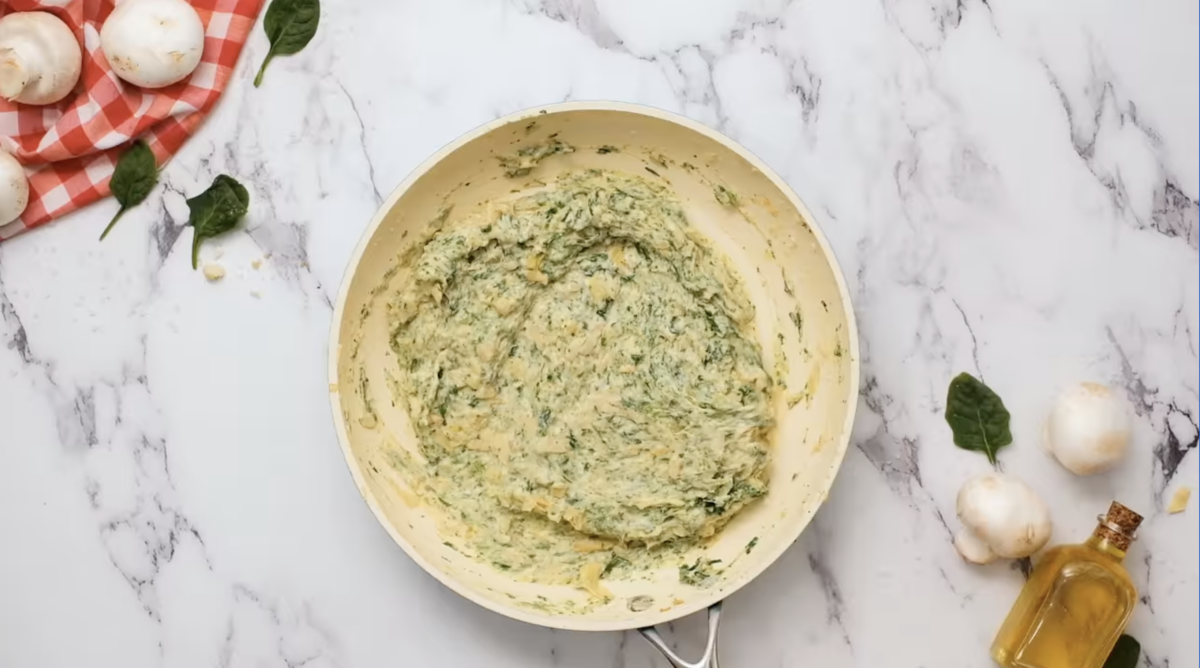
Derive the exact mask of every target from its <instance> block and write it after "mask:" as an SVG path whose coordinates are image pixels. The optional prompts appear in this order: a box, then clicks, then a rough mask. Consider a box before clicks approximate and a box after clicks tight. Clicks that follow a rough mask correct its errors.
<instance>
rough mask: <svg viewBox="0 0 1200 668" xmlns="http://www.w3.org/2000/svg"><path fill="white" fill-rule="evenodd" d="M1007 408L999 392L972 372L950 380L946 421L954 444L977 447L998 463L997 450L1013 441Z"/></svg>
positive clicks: (965, 448) (968, 448) (968, 447)
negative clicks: (994, 390) (952, 434)
mask: <svg viewBox="0 0 1200 668" xmlns="http://www.w3.org/2000/svg"><path fill="white" fill-rule="evenodd" d="M1009 417H1010V416H1009V414H1008V409H1007V408H1005V407H1004V402H1003V401H1001V400H1000V397H999V395H997V394H996V393H995V392H993V391H992V389H991V388H990V387H988V386H987V385H984V384H983V383H982V382H980V381H979V379H977V378H975V377H974V376H972V375H971V374H969V373H960V374H958V376H956V377H955V378H954V380H952V381H950V390H949V392H948V393H947V395H946V422H948V423H949V424H950V429H951V430H952V431H953V432H954V444H955V445H957V446H958V447H960V448H962V449H964V450H975V451H978V452H982V453H984V454H985V455H987V458H988V461H990V462H991V463H993V464H995V463H996V452H997V451H998V450H1000V448H1002V447H1004V446H1006V445H1008V444H1009V443H1012V440H1013V437H1012V432H1011V431H1009V427H1008V421H1009Z"/></svg>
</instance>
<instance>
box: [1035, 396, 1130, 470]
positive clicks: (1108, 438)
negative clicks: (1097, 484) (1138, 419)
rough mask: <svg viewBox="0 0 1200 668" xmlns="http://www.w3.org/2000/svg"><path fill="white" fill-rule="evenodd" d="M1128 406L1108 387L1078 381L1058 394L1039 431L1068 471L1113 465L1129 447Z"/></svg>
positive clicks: (1051, 451)
mask: <svg viewBox="0 0 1200 668" xmlns="http://www.w3.org/2000/svg"><path fill="white" fill-rule="evenodd" d="M1129 431H1130V417H1129V409H1128V406H1127V405H1126V404H1125V402H1124V401H1122V400H1121V398H1120V397H1118V396H1117V395H1116V394H1115V393H1114V392H1113V391H1112V390H1111V389H1109V388H1108V387H1106V386H1104V385H1099V384H1097V383H1079V384H1078V385H1075V386H1074V387H1071V388H1068V389H1067V390H1065V391H1063V392H1062V394H1060V395H1059V396H1058V399H1057V401H1055V404H1054V408H1053V410H1051V411H1050V416H1049V417H1048V418H1047V419H1046V425H1045V429H1044V431H1043V434H1042V440H1043V445H1044V446H1045V447H1046V450H1048V451H1049V452H1050V454H1051V455H1053V456H1054V458H1055V459H1057V460H1058V463H1060V464H1062V465H1063V467H1065V468H1066V469H1067V470H1068V471H1070V472H1071V473H1074V474H1076V475H1092V474H1093V473H1099V472H1101V471H1105V470H1108V469H1110V468H1112V466H1113V465H1114V464H1116V463H1117V462H1119V461H1120V460H1121V458H1122V457H1124V456H1125V452H1126V450H1128V449H1129Z"/></svg>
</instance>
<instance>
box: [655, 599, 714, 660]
mask: <svg viewBox="0 0 1200 668" xmlns="http://www.w3.org/2000/svg"><path fill="white" fill-rule="evenodd" d="M720 625H721V602H720V601H718V602H716V603H713V604H712V606H711V607H710V608H709V609H708V640H707V641H706V642H705V643H704V655H703V656H701V657H700V660H699V661H697V662H696V663H688V662H687V661H684V660H683V659H681V658H679V655H678V654H676V653H675V652H674V651H673V650H672V649H671V648H670V647H668V646H667V642H666V641H665V640H663V637H662V636H661V635H659V634H658V631H657V630H655V628H654V627H653V626H647V627H646V628H642V629H638V633H641V634H642V637H643V638H645V639H646V640H649V641H650V644H651V645H654V646H655V647H657V648H658V651H660V652H662V653H663V656H665V657H667V661H670V662H671V665H672V666H675V668H720V666H718V665H717V627H718V626H720Z"/></svg>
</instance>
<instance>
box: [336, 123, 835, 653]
mask: <svg viewBox="0 0 1200 668" xmlns="http://www.w3.org/2000/svg"><path fill="white" fill-rule="evenodd" d="M554 140H557V141H561V142H564V143H566V144H567V145H569V146H571V147H573V148H574V151H573V152H571V153H566V154H561V155H552V156H550V157H548V158H546V159H544V160H542V161H541V162H539V163H537V164H536V165H535V166H533V168H532V169H531V170H530V171H529V173H528V174H526V175H522V176H518V177H515V178H514V177H513V175H512V174H511V171H512V170H511V169H509V170H508V171H509V172H510V173H509V174H506V169H505V167H504V166H503V165H502V162H503V163H504V164H508V165H509V166H510V168H511V164H512V162H511V161H504V160H502V159H503V158H506V157H512V156H516V155H518V152H519V151H520V150H521V149H522V148H527V147H534V146H538V145H543V144H545V143H546V142H550V141H554ZM589 168H598V169H608V170H616V171H624V172H627V173H635V174H638V175H641V176H643V177H646V178H655V179H661V180H662V181H664V182H665V183H667V184H668V185H669V186H670V187H671V189H672V190H673V191H674V193H675V195H676V196H677V197H678V198H679V200H680V201H681V204H682V206H683V209H684V211H685V214H686V215H687V217H688V220H689V221H690V223H691V224H692V225H694V226H696V227H697V228H699V229H700V230H701V231H702V232H703V233H704V234H706V235H707V236H708V237H709V238H710V239H711V240H712V241H713V243H714V245H715V246H716V247H718V248H720V249H721V250H722V251H723V252H724V254H725V255H726V256H727V257H728V258H729V260H730V262H731V264H732V266H733V267H734V268H735V269H736V270H737V271H738V273H739V274H740V275H741V276H742V278H743V279H744V282H745V285H746V289H747V292H748V294H749V296H750V298H751V300H752V301H753V302H754V305H755V310H756V315H755V325H756V329H757V335H758V337H759V339H760V344H761V347H762V351H763V361H764V366H765V368H767V369H768V370H771V371H773V375H774V377H775V378H776V380H777V381H778V382H777V386H778V391H777V392H776V396H775V399H774V400H775V401H776V402H777V403H776V410H777V424H776V427H775V429H774V430H773V433H772V436H771V464H770V467H769V476H770V477H769V480H770V491H769V493H768V494H767V495H766V496H765V497H763V498H762V499H760V500H758V501H756V502H755V503H754V504H751V505H750V506H748V507H747V508H746V509H744V510H743V511H742V512H741V513H739V514H738V515H737V516H736V517H735V518H734V519H733V521H731V522H730V523H729V524H728V525H727V526H726V527H725V528H724V529H722V530H721V531H720V532H719V533H718V534H717V535H716V536H715V537H714V538H713V539H711V540H710V541H709V542H707V543H706V544H703V545H700V546H697V547H696V548H694V549H693V550H692V551H691V552H690V553H689V554H686V555H684V562H685V563H691V562H693V561H694V560H695V559H697V558H704V559H708V560H719V563H720V564H721V567H722V569H723V570H721V572H720V574H719V576H718V577H716V578H715V581H714V582H712V583H711V584H710V585H709V586H707V587H704V588H701V587H696V586H693V585H689V584H683V583H681V582H680V578H679V571H678V567H679V565H680V563H666V564H663V566H662V567H661V568H658V569H656V570H654V571H651V572H646V573H640V574H639V578H637V579H635V580H629V581H626V580H613V581H609V580H605V586H606V588H607V589H608V590H610V591H611V592H612V594H613V596H612V598H611V599H609V600H608V601H607V602H603V603H598V602H597V601H596V600H595V599H594V598H591V597H590V596H589V595H588V594H587V593H586V592H585V591H583V590H582V589H579V588H576V587H572V586H567V585H548V584H537V583H529V582H520V581H517V580H516V579H515V578H513V577H512V576H510V575H508V574H507V573H505V572H502V571H500V570H497V569H495V568H494V567H492V566H491V565H488V564H484V563H481V562H478V561H475V560H473V559H471V558H470V557H468V556H464V555H463V554H461V553H459V552H458V551H456V550H455V549H453V547H452V546H448V545H447V543H448V541H446V540H445V539H444V538H443V537H442V536H441V535H440V534H439V531H438V519H439V518H438V516H437V515H438V513H439V512H440V511H439V510H438V509H437V508H435V507H431V506H429V505H426V504H423V503H422V502H421V499H420V498H419V496H418V495H417V494H415V493H414V492H413V490H412V489H411V488H409V486H408V485H407V484H406V482H405V479H404V478H403V477H402V476H401V475H400V474H399V472H398V471H397V470H396V469H395V468H394V467H393V466H392V464H391V463H390V462H391V461H392V460H393V458H394V457H395V454H396V453H397V452H398V451H400V450H408V451H411V452H413V453H416V452H418V450H417V445H416V444H417V440H416V436H415V434H414V432H413V428H412V425H411V424H410V422H409V419H408V416H407V414H406V413H405V411H404V409H403V405H400V406H394V405H393V403H395V402H393V401H392V396H391V391H390V390H389V383H388V380H389V375H390V374H392V373H394V372H395V371H396V370H397V369H398V367H397V363H396V359H395V356H394V354H393V352H392V350H391V346H390V344H389V328H388V324H387V311H388V309H387V300H388V298H389V295H390V294H392V293H393V292H394V291H395V290H396V289H397V287H398V286H400V285H402V284H403V282H404V281H405V280H406V278H407V267H406V265H405V263H404V262H403V261H402V260H401V256H402V254H403V253H404V251H405V250H406V249H408V248H411V247H413V245H414V244H415V243H419V240H420V239H421V238H422V235H423V234H427V232H428V225H429V224H430V221H433V220H435V219H436V218H438V216H439V215H440V214H442V213H443V212H445V211H447V210H448V208H449V207H453V208H452V209H450V210H451V211H452V215H454V216H460V215H468V214H469V213H471V212H474V211H481V210H485V209H486V207H487V206H488V204H489V202H494V201H495V200H497V199H502V198H511V197H512V196H513V193H514V192H517V193H519V192H521V191H522V190H526V189H530V188H536V187H538V186H540V185H543V184H545V183H549V182H552V181H553V179H554V178H555V177H556V176H557V175H559V174H561V173H563V172H566V171H570V170H580V169H589ZM715 192H721V193H734V194H735V195H734V197H732V198H731V197H728V196H727V197H723V198H718V197H716V196H715V195H714V193H715ZM719 199H720V200H723V201H719ZM329 382H330V384H329V392H330V401H331V403H332V406H333V413H334V416H335V422H336V426H337V434H338V440H339V442H340V444H341V447H342V452H343V453H344V454H345V457H346V462H347V464H348V465H349V467H350V472H351V474H352V475H353V477H354V482H355V484H356V485H357V486H358V490H359V492H361V493H362V495H363V498H364V499H366V502H367V505H368V506H369V507H370V508H371V511H372V512H373V513H374V514H375V517H376V518H378V520H379V521H380V523H382V524H383V526H384V528H385V529H387V532H388V533H389V534H390V535H391V537H392V538H393V539H394V540H395V541H396V543H397V544H399V545H400V547H401V548H402V549H403V550H404V551H405V552H407V553H408V555H409V556H410V557H411V558H412V559H413V560H414V561H416V562H417V563H418V564H420V566H421V567H422V568H424V569H425V570H426V571H427V572H428V573H429V574H430V575H432V576H433V577H435V578H437V579H438V580H439V581H440V582H442V584H444V585H446V586H447V587H449V588H450V589H452V590H454V591H455V592H457V593H458V594H460V595H462V596H465V597H466V598H468V599H470V600H472V601H474V602H476V603H478V604H479V605H482V606H484V607H485V608H488V609H489V610H493V611H495V612H497V613H500V614H502V615H505V616H508V617H511V618H513V619H518V620H521V621H524V622H529V623H532V624H538V625H542V626H547V627H552V628H559V629H570V630H581V631H619V630H630V629H639V630H640V631H641V632H642V634H643V635H644V636H646V638H647V639H648V640H649V641H650V642H652V643H653V644H654V645H655V646H656V647H658V648H659V649H660V650H661V651H662V652H663V653H664V654H665V655H666V656H667V657H668V659H669V660H670V661H671V663H672V665H674V666H677V667H679V668H703V667H709V666H711V667H713V668H715V667H716V666H717V659H716V634H717V626H718V624H719V621H720V601H721V600H723V599H724V598H725V597H727V596H729V595H730V594H732V593H733V592H735V591H737V590H738V589H740V588H741V587H742V586H744V585H745V584H746V583H748V582H749V581H750V580H752V579H753V578H754V577H755V576H757V575H758V574H759V573H761V572H762V571H763V570H764V569H766V568H767V566H769V565H770V564H771V563H772V562H774V561H775V560H776V559H777V558H778V557H779V556H780V555H781V554H783V552H784V550H786V549H787V547H788V546H789V545H791V544H792V543H793V542H794V541H795V540H796V538H797V537H798V536H799V535H800V532H801V531H803V530H804V528H805V526H807V525H808V523H809V521H810V520H811V519H812V517H813V514H814V513H816V511H817V508H818V507H820V505H821V503H822V502H823V501H824V500H825V498H826V497H827V495H828V493H829V489H830V487H831V485H832V484H833V479H834V476H835V475H836V473H837V470H838V467H839V466H840V465H841V462H842V457H843V455H844V454H845V452H846V446H847V443H848V441H849V438H850V427H851V423H852V421H853V418H854V408H855V402H856V398H857V395H858V340H857V331H856V329H855V322H854V315H853V311H852V309H851V306H850V299H849V296H848V295H847V291H846V286H845V282H844V280H843V278H842V274H841V271H840V269H839V268H838V265H837V261H836V259H835V258H834V256H833V253H832V251H831V250H830V248H829V244H828V243H827V242H826V239H825V237H824V235H822V234H821V232H820V230H819V229H818V228H817V226H816V223H815V222H814V218H813V216H812V214H811V213H810V212H809V211H808V209H807V208H805V206H804V205H803V204H802V203H801V202H800V200H799V198H797V197H796V195H795V194H794V193H793V192H792V191H791V190H790V189H789V188H788V187H787V185H785V184H784V182H783V181H782V180H781V179H780V178H779V177H778V176H777V175H776V174H775V173H774V172H772V171H771V170H770V169H769V168H768V167H767V166H766V165H764V164H763V163H762V162H761V161H759V160H758V159H757V158H755V157H754V156H753V155H751V154H750V153H749V152H748V151H746V150H745V149H743V148H741V147H740V146H738V145H737V144H735V143H734V142H732V141H730V140H729V139H728V138H726V137H724V136H722V135H720V134H719V133H717V132H715V131H713V130H711V129H709V128H707V127H704V126H702V125H700V124H698V123H695V122H692V121H689V120H687V119H685V118H682V117H679V116H676V115H673V114H670V113H667V112H664V111H660V110H657V109H652V108H648V107H641V106H636V105H630V104H620V103H611V102H601V103H566V104H558V105H551V106H547V107H541V108H535V109H530V110H526V111H522V112H518V113H515V114H512V115H510V116H506V117H504V118H501V119H498V120H496V121H493V122H491V123H488V124H487V125H484V126H483V127H480V128H478V129H476V130H474V131H472V132H469V133H468V134H466V135H464V136H462V137H460V138H459V139H457V140H456V141H454V142H452V143H451V144H449V145H448V146H446V147H444V148H442V149H441V150H440V151H438V152H437V153H436V154H434V155H433V157H431V158H429V159H428V160H427V161H426V162H425V163H424V164H422V165H421V166H420V167H419V168H417V170H416V171H414V172H413V173H412V174H411V175H409V176H408V178H406V179H405V180H404V182H403V183H401V184H400V186H399V187H398V188H396V191H395V192H394V193H392V195H391V197H389V198H388V200H387V201H386V202H384V204H383V205H382V207H381V208H380V209H379V212H378V213H377V214H376V216H375V219H374V220H373V221H371V224H370V225H369V226H368V228H367V230H366V232H365V233H364V234H363V237H362V240H361V241H360V243H359V245H358V247H357V248H356V249H355V251H354V254H353V256H352V257H351V259H350V264H349V268H348V269H347V272H346V276H345V278H344V280H343V281H342V285H341V290H340V292H339V294H338V299H337V304H336V308H335V310H334V314H333V328H332V332H331V336H330V345H329ZM400 403H401V404H403V402H400ZM635 597H636V602H635ZM704 608H708V609H709V636H708V642H707V644H706V647H705V652H704V655H703V656H702V658H701V659H700V660H699V661H698V662H693V663H689V662H686V661H684V660H683V659H681V658H680V657H678V656H676V655H675V654H674V653H673V652H672V651H671V650H670V649H669V648H668V647H667V646H666V644H665V643H664V642H663V641H662V639H661V638H660V637H659V635H658V634H657V633H656V632H655V631H654V628H653V627H654V626H655V625H657V624H662V623H665V622H668V621H672V620H674V619H678V618H680V617H683V616H685V615H688V614H691V613H693V612H696V611H699V610H701V609H704Z"/></svg>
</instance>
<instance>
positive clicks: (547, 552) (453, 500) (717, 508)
mask: <svg viewBox="0 0 1200 668" xmlns="http://www.w3.org/2000/svg"><path fill="white" fill-rule="evenodd" d="M524 157H525V158H528V159H531V160H533V161H535V162H536V159H540V157H544V156H534V155H533V154H532V153H531V154H530V155H528V156H524ZM512 166H513V167H514V168H518V169H519V168H520V167H521V165H515V164H514V165H512ZM499 208H500V211H499V213H498V214H494V215H493V216H492V217H489V218H487V219H483V218H480V217H466V218H463V219H459V220H446V221H444V222H443V223H442V224H441V226H440V229H438V230H437V231H436V232H434V233H433V234H432V236H431V237H430V238H428V239H427V240H426V241H425V243H424V245H423V246H422V247H421V248H419V249H418V251H417V252H416V253H415V254H414V255H413V256H412V257H410V258H406V259H407V260H408V262H410V263H411V267H412V274H411V276H410V277H409V280H408V282H407V284H405V285H403V286H402V287H401V288H400V289H399V291H398V292H397V293H396V294H394V295H392V296H391V298H390V306H389V308H390V311H389V323H390V327H391V339H392V348H393V351H394V352H395V353H396V356H397V358H398V361H399V365H398V366H399V368H397V369H396V370H395V373H394V374H391V375H392V381H391V385H392V388H391V389H392V392H393V394H394V395H395V397H396V399H397V400H398V401H401V402H403V405H404V406H405V407H406V409H407V411H408V413H409V416H410V417H411V419H412V421H413V425H414V428H415V430H416V433H417V436H418V439H419V448H420V455H421V457H415V456H413V455H411V454H410V453H408V452H406V451H399V452H396V453H394V464H395V465H396V467H397V469H398V470H399V471H400V472H401V474H402V475H403V476H404V477H405V479H406V481H407V482H408V483H409V484H410V485H411V486H412V487H413V489H415V490H416V491H417V493H418V494H419V495H420V496H421V498H422V499H423V500H424V501H425V502H426V503H429V504H430V505H434V506H439V507H441V508H443V509H444V510H446V511H447V512H445V513H442V516H443V519H442V521H441V523H440V526H439V529H440V530H441V532H442V533H443V535H444V536H445V537H446V538H447V539H451V538H453V539H454V540H455V542H456V543H457V544H458V546H459V548H458V549H459V550H460V551H462V552H463V553H464V554H468V555H470V556H473V557H475V558H476V559H478V560H480V561H483V562H486V563H489V564H491V565H492V566H493V567H495V568H497V569H500V570H503V571H506V572H507V573H508V574H509V575H510V576H511V577H513V578H515V579H518V580H523V581H530V582H539V583H547V584H574V585H576V586H579V587H582V588H585V589H587V590H588V591H589V592H591V593H592V594H593V595H595V596H597V597H601V598H603V597H606V596H607V595H608V590H607V589H606V588H604V586H603V585H602V584H601V583H600V580H601V578H607V579H619V578H621V577H622V576H629V575H632V574H634V573H636V572H639V571H644V570H645V569H648V568H654V567H657V566H661V565H663V560H664V559H666V558H673V557H674V558H677V557H678V555H680V554H682V553H683V552H686V551H687V550H688V549H689V548H691V547H694V546H695V545H696V544H697V543H698V542H699V541H700V540H702V539H703V538H706V537H709V536H712V535H713V534H715V533H716V532H717V531H718V530H720V528H721V527H722V526H724V524H725V523H727V522H728V521H729V519H730V518H732V517H733V515H734V514H736V513H737V512H738V511H740V510H741V509H742V508H743V507H745V506H746V505H747V504H748V503H751V502H752V501H753V500H754V499H755V498H757V497H759V496H762V495H763V494H765V493H766V491H767V483H766V473H765V468H766V465H767V458H768V455H767V435H768V431H769V430H770V428H771V427H772V424H773V414H772V409H771V402H770V393H771V389H772V380H771V378H770V376H769V375H768V373H767V371H766V370H765V369H764V367H763V361H762V353H761V350H760V349H759V347H758V344H757V343H756V338H755V335H754V334H755V332H754V329H753V328H754V326H753V319H754V307H753V305H752V304H751V302H750V300H749V299H748V297H747V295H746V292H745V289H744V287H743V286H742V284H741V283H740V280H739V278H738V277H737V276H736V274H735V273H734V272H733V271H732V269H731V268H730V267H729V266H728V263H727V261H726V260H725V258H724V257H722V256H721V255H720V254H719V253H717V252H716V251H714V250H713V248H712V246H711V244H710V243H709V242H708V240H707V239H705V238H704V237H703V236H702V235H701V234H700V233H698V232H697V231H695V230H694V228H692V227H691V226H690V224H689V223H688V221H687V220H686V219H685V217H684V214H683V212H682V209H681V208H680V206H679V204H678V203H677V202H676V201H675V200H674V198H673V196H672V195H671V193H670V192H669V191H668V190H667V189H666V188H664V187H662V186H660V185H656V184H654V183H651V182H650V181H648V180H646V179H643V178H641V177H638V176H631V175H625V174H619V173H615V172H606V171H598V170H588V171H580V172H575V173H568V174H565V175H563V176H562V177H560V178H559V179H558V180H557V182H556V183H555V184H553V185H552V186H551V187H549V188H548V189H547V190H545V191H543V192H539V193H537V194H535V195H530V196H527V197H523V198H521V199H517V200H515V201H514V202H512V203H511V204H509V205H505V206H502V207H499ZM422 458H423V461H422ZM677 561H678V560H676V562H675V563H677ZM693 570H694V569H693ZM680 572H681V579H682V580H683V581H684V582H688V583H690V584H694V585H697V586H700V584H702V583H709V582H711V580H710V579H709V578H708V577H690V576H689V577H687V578H682V574H683V573H684V571H683V570H681V571H680ZM688 573H689V574H690V573H692V571H691V570H689V571H688ZM706 575H707V573H706Z"/></svg>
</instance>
